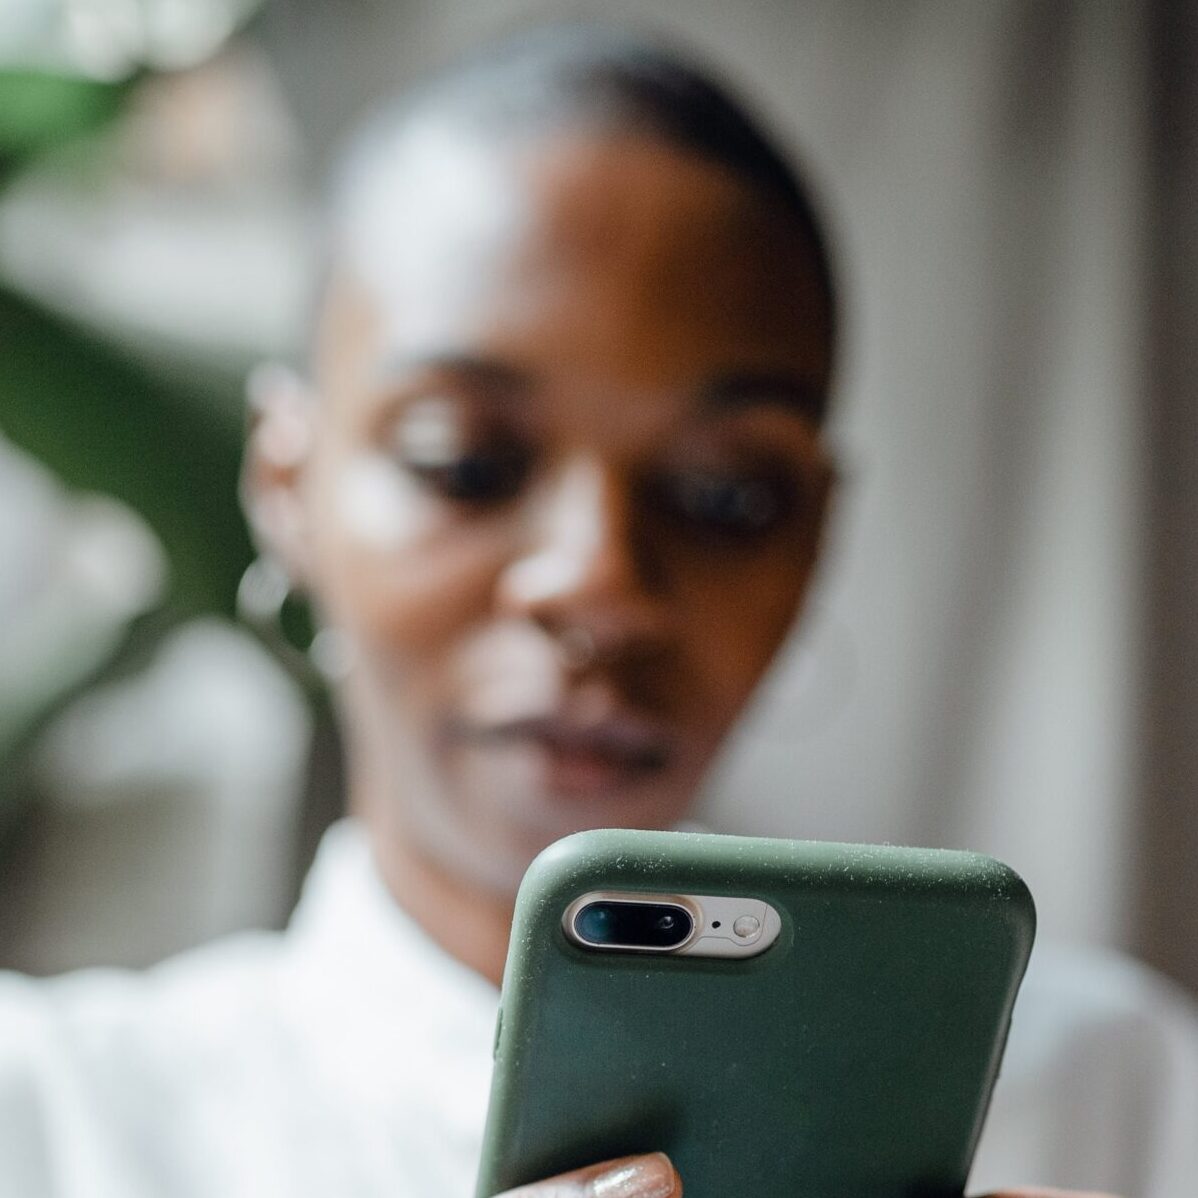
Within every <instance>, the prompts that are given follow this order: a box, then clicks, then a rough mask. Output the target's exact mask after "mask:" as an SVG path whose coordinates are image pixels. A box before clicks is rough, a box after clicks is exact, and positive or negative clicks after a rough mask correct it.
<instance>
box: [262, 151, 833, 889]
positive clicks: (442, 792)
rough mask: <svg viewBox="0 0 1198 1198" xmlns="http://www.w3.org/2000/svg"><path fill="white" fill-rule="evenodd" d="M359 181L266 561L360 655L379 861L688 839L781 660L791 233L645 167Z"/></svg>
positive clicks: (464, 162)
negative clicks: (391, 854) (275, 553)
mask: <svg viewBox="0 0 1198 1198" xmlns="http://www.w3.org/2000/svg"><path fill="white" fill-rule="evenodd" d="M417 140H419V139H417ZM378 175H379V177H378V178H377V179H376V180H375V182H374V184H373V185H372V187H371V188H370V189H368V193H367V194H366V195H365V196H364V197H363V200H362V203H361V204H360V205H359V211H358V213H357V217H356V220H355V224H354V232H353V235H352V237H351V238H350V243H349V244H348V245H347V246H346V247H345V251H344V254H343V258H342V261H341V264H340V270H339V271H338V272H337V274H336V277H335V279H334V281H333V283H332V285H331V287H330V291H329V295H328V297H327V302H326V304H325V308H324V313H323V317H322V320H321V324H320V331H319V336H318V345H317V349H316V357H315V362H316V366H315V378H314V391H315V392H316V394H315V396H314V397H313V399H312V406H311V411H310V412H309V413H307V414H306V415H304V416H303V417H302V418H303V419H305V420H310V421H311V422H312V433H313V435H312V436H311V438H310V449H309V450H308V452H307V456H306V457H305V458H304V460H303V462H302V464H301V466H300V467H299V469H297V471H296V472H295V476H294V478H292V477H290V476H288V477H287V478H285V479H284V478H283V477H282V476H281V475H276V476H275V477H274V484H273V490H274V491H276V492H278V494H275V495H274V499H275V500H276V501H277V500H279V499H280V496H282V506H283V507H284V508H287V507H288V506H290V508H291V517H290V524H289V526H288V531H286V532H285V533H284V534H283V536H282V538H281V539H282V540H283V541H284V545H283V551H284V554H285V556H286V557H288V558H289V560H290V561H291V564H292V566H293V568H295V569H296V570H297V572H298V573H299V574H300V576H301V580H302V582H303V584H304V585H305V586H306V587H307V588H308V589H309V590H310V591H311V592H312V594H313V595H314V597H315V599H316V601H317V604H318V606H319V608H320V610H321V612H322V614H323V616H324V618H325V619H326V620H327V621H328V622H329V623H330V624H331V625H333V626H335V627H336V628H338V629H340V630H342V631H343V632H344V633H345V634H347V636H348V639H349V640H350V642H351V644H352V645H353V648H354V652H353V655H352V666H351V668H350V671H349V677H348V678H347V680H346V683H345V686H344V691H343V694H342V705H343V709H344V712H345V715H346V718H347V724H348V741H349V753H350V762H351V770H352V771H353V773H354V790H355V793H356V795H357V801H358V802H359V805H360V806H363V807H364V808H365V810H364V811H363V814H365V815H366V817H367V818H368V819H369V820H370V821H372V823H373V824H374V831H375V834H376V836H379V835H381V836H382V837H384V838H387V837H400V838H402V839H403V842H404V843H405V844H406V845H407V847H408V848H409V850H414V851H417V852H419V853H421V854H422V855H423V856H424V857H425V858H426V859H427V860H429V861H432V862H434V863H436V864H437V865H439V866H441V867H443V868H444V869H446V870H448V871H450V872H452V873H454V874H457V875H460V876H466V877H469V878H470V879H471V880H472V881H473V882H475V883H477V884H481V885H485V886H487V887H491V888H494V889H497V890H505V891H506V890H508V889H511V888H514V886H515V884H516V883H517V882H518V880H519V877H520V875H521V874H522V872H523V870H524V868H525V867H526V865H527V864H528V862H529V860H530V859H531V858H532V856H534V855H535V854H536V853H537V852H538V851H539V850H540V849H541V848H543V847H544V846H545V845H546V844H548V843H550V842H551V841H552V840H554V839H556V838H557V837H559V836H561V835H564V834H566V833H568V832H571V831H575V830H578V829H582V828H587V827H595V826H617V825H626V826H640V827H661V826H668V825H670V824H672V823H674V822H676V821H677V820H678V819H679V818H680V817H682V816H683V814H684V813H685V811H686V809H687V807H688V805H689V804H690V802H691V800H692V798H693V796H694V794H695V792H696V788H697V786H698V783H699V781H700V779H701V777H702V775H703V773H704V771H705V769H706V768H707V766H708V765H709V763H710V761H711V759H712V757H713V755H714V753H715V752H716V749H717V747H718V746H719V745H720V742H721V741H722V739H723V738H724V736H725V734H726V733H727V732H728V730H729V727H730V726H731V725H732V723H733V721H734V720H735V719H736V717H737V715H738V713H739V712H740V711H741V709H742V708H743V707H744V705H745V702H746V700H747V699H748V698H749V696H750V694H751V692H752V691H753V689H754V687H755V685H756V684H757V682H758V681H759V679H760V678H761V676H762V673H763V672H764V670H765V669H766V667H767V665H768V663H769V661H770V659H771V657H772V656H773V655H774V653H775V651H776V650H777V648H778V646H779V644H780V643H781V642H782V640H783V639H784V637H785V635H786V633H787V630H788V628H789V627H790V625H791V623H792V621H793V619H794V617H795V614H796V612H797V611H798V609H799V607H800V604H801V601H802V598H803V595H804V592H805V591H806V588H807V585H808V582H809V579H810V576H811V571H812V566H813V563H814V559H815V554H816V549H817V544H818V536H819V531H820V528H821V525H822V522H823V516H824V511H825V506H826V499H827V493H828V481H829V473H830V471H829V468H828V465H827V462H826V459H825V456H824V451H823V448H822V445H821V440H820V436H819V433H818V429H817V428H816V426H815V424H814V423H813V422H812V420H811V419H810V417H809V416H808V414H807V413H808V405H809V404H810V402H811V399H812V397H813V396H816V395H818V394H819V393H820V392H822V391H823V390H824V389H825V388H826V386H827V382H828V377H827V376H828V370H829V344H828V341H829V338H828V335H827V331H826V330H827V314H826V310H825V305H824V303H823V300H822V297H821V295H820V292H819V288H818V285H817V282H816V276H815V272H814V270H813V266H812V255H811V251H810V247H809V246H808V245H807V244H806V243H805V242H804V240H803V239H802V237H801V236H800V235H799V234H798V233H797V232H796V231H795V228H794V226H793V223H792V222H790V221H788V220H787V218H785V217H784V216H781V215H779V214H778V213H777V212H775V211H774V210H773V209H772V207H771V206H769V205H767V204H765V203H763V202H762V200H761V199H760V198H759V197H758V196H757V195H755V194H754V193H753V192H752V191H751V190H750V189H749V188H747V187H746V185H745V184H744V183H742V182H740V181H738V180H736V179H735V178H733V177H731V176H730V175H728V174H727V173H725V172H724V171H722V170H721V169H720V168H718V167H716V166H712V165H709V164H707V163H705V162H703V161H701V160H699V159H697V158H694V157H690V156H687V155H685V154H683V153H681V152H678V151H675V150H672V149H668V148H665V147H663V146H661V145H658V144H655V143H652V142H649V141H641V140H634V139H628V138H599V137H591V138H588V137H581V136H562V137H545V138H542V139H540V140H536V141H532V142H523V143H519V144H512V143H498V142H495V141H491V142H490V143H489V144H488V143H484V142H481V141H477V140H470V139H468V138H465V137H461V136H459V137H457V138H453V137H448V136H444V137H441V138H440V139H437V138H434V139H432V142H431V143H429V144H418V145H415V146H413V147H409V148H408V149H407V150H406V151H405V153H404V154H402V155H399V156H398V159H397V161H396V163H395V165H394V167H393V168H388V169H387V170H380V171H379V172H378ZM289 418H291V419H294V418H296V417H295V412H294V411H293V412H292V413H291V416H290V417H289ZM278 419H279V417H278V414H277V413H276V415H275V416H272V415H271V405H270V404H269V403H268V404H267V416H266V418H265V419H264V421H263V425H264V428H263V429H262V430H261V431H262V432H264V433H265V432H267V431H269V425H270V423H271V421H272V420H275V421H276V422H277V420H278ZM259 473H260V474H263V473H265V474H267V475H269V471H267V472H259ZM256 489H257V491H258V492H259V495H258V499H259V500H261V501H262V503H261V504H260V505H259V506H260V508H261V510H262V511H268V510H271V502H270V501H271V494H270V492H271V491H272V486H270V485H267V484H263V483H259V484H258V485H257V487H256ZM274 506H275V507H276V508H277V507H279V503H278V502H276V503H275V504H274Z"/></svg>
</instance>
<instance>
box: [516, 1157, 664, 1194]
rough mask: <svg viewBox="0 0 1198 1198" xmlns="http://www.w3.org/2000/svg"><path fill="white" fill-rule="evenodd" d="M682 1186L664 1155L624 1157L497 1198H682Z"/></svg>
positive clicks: (534, 1184)
mask: <svg viewBox="0 0 1198 1198" xmlns="http://www.w3.org/2000/svg"><path fill="white" fill-rule="evenodd" d="M681 1196H682V1182H681V1181H680V1180H679V1177H678V1174H677V1172H676V1171H675V1169H674V1166H673V1165H672V1164H670V1158H669V1157H668V1156H666V1155H665V1154H664V1153H661V1152H654V1153H651V1154H650V1155H648V1156H625V1157H621V1158H620V1159H619V1160H615V1161H604V1162H603V1163H602V1164H601V1165H591V1166H590V1167H589V1168H586V1169H577V1170H575V1171H574V1172H573V1173H563V1174H561V1175H560V1176H559V1177H550V1178H549V1179H548V1180H547V1181H538V1182H534V1183H533V1184H532V1185H529V1186H520V1187H519V1188H518V1189H515V1190H508V1191H507V1192H506V1193H503V1194H498V1195H496V1198H681Z"/></svg>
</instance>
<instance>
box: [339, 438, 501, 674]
mask: <svg viewBox="0 0 1198 1198" xmlns="http://www.w3.org/2000/svg"><path fill="white" fill-rule="evenodd" d="M329 482H330V487H329V493H330V503H329V508H328V513H329V518H330V522H331V525H332V527H331V528H330V530H329V531H330V535H329V537H328V538H327V540H328V547H329V550H330V553H329V556H328V563H329V567H330V570H329V573H330V575H331V576H330V577H328V578H327V587H326V593H331V594H335V595H336V596H337V604H336V606H337V611H336V612H335V613H333V614H334V616H335V618H337V619H339V620H340V621H341V622H343V623H346V624H349V625H351V626H353V628H354V629H355V631H356V634H357V636H358V638H359V639H360V640H363V641H365V642H368V643H370V644H371V645H372V647H373V648H375V649H385V648H386V647H387V646H388V645H392V646H394V647H395V648H396V649H400V650H405V649H416V650H419V649H432V648H435V647H436V646H437V645H439V644H442V643H444V642H445V641H446V640H450V639H452V638H453V637H454V635H455V634H457V633H458V632H459V631H462V630H464V629H465V628H467V627H469V626H471V625H473V624H474V623H476V622H477V621H479V620H480V619H483V618H485V616H486V613H487V610H488V607H489V606H490V602H491V596H492V595H493V591H494V579H495V577H496V574H497V573H498V571H499V569H500V568H501V561H502V549H501V545H502V541H503V538H502V536H501V535H497V532H498V530H497V528H496V522H494V521H485V520H478V521H476V520H471V519H470V518H468V517H467V518H463V516H462V515H461V513H459V512H456V511H455V510H454V509H453V508H452V507H451V506H450V505H448V504H447V503H445V502H444V501H443V500H441V499H439V498H438V497H437V496H435V495H432V494H430V493H429V492H428V491H427V490H425V488H423V487H422V486H421V485H420V484H419V483H418V482H417V481H416V480H415V479H413V478H411V477H409V476H407V475H405V473H404V472H403V470H402V468H400V467H399V466H397V465H396V463H395V462H394V461H393V460H392V459H391V458H389V457H387V456H386V455H385V454H381V453H360V454H356V455H355V456H354V457H352V458H351V459H349V460H348V461H346V462H344V463H343V464H342V465H341V466H340V468H339V469H338V470H337V471H336V472H335V473H334V474H333V475H332V477H331V478H330V480H329Z"/></svg>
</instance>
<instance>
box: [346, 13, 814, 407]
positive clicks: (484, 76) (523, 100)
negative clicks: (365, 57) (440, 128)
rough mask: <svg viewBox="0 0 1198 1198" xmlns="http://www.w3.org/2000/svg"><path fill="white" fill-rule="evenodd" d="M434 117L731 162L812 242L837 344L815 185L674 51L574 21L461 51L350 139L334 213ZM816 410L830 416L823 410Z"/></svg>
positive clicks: (705, 74) (744, 109) (714, 82)
mask: <svg viewBox="0 0 1198 1198" xmlns="http://www.w3.org/2000/svg"><path fill="white" fill-rule="evenodd" d="M428 117H435V118H437V119H439V120H441V121H444V122H445V123H447V124H449V125H450V126H455V125H456V126H460V127H463V128H465V129H469V130H478V131H480V132H484V133H485V132H497V133H499V132H510V131H518V132H520V133H525V132H529V133H534V134H535V133H537V132H540V131H545V132H550V131H552V130H555V129H562V128H565V129H579V130H582V131H584V132H585V131H587V130H588V129H593V130H594V131H595V132H597V133H607V132H613V131H618V132H621V133H631V134H633V135H643V136H645V137H646V138H650V139H655V140H658V141H661V142H662V143H664V144H666V145H669V146H673V147H676V148H678V149H681V150H684V151H685V152H687V153H691V154H695V155H697V156H698V157H700V158H703V159H706V160H707V161H709V162H712V163H715V164H717V165H719V166H720V167H722V168H724V169H725V170H728V171H730V172H731V173H732V174H734V175H735V176H737V177H738V178H740V179H742V180H744V181H745V182H746V183H748V184H749V185H750V186H751V187H753V188H755V189H757V190H758V191H760V192H761V193H762V194H763V195H764V196H768V197H770V198H772V199H773V200H774V201H775V202H776V203H778V204H779V205H780V206H781V208H782V209H783V210H784V211H785V212H787V213H788V214H789V215H790V216H791V217H792V218H793V219H794V221H795V222H796V224H797V226H798V230H799V233H800V235H801V236H802V237H803V238H804V240H805V241H806V242H807V243H808V245H809V246H810V249H811V251H812V257H813V263H814V268H815V271H816V274H817V278H818V283H819V287H820V291H821V293H822V297H823V300H824V303H825V306H826V317H827V328H828V337H829V340H830V341H831V342H832V343H833V345H834V343H835V335H836V325H837V289H836V284H835V280H834V275H833V269H832V263H831V256H830V253H829V249H828V243H827V239H826V237H825V234H824V230H823V226H822V222H821V221H820V219H819V217H818V216H817V213H816V208H815V205H814V203H813V201H812V199H811V195H810V192H809V189H808V187H807V185H806V183H805V182H804V180H803V179H802V177H801V175H800V173H799V171H798V170H797V169H796V167H795V166H794V165H793V164H792V163H791V162H790V161H789V160H788V158H787V156H786V155H785V154H783V153H782V152H781V151H780V150H779V149H778V147H777V145H776V143H775V141H774V139H773V137H772V136H771V135H770V134H769V133H768V132H767V131H766V129H765V128H764V126H763V125H762V123H761V122H760V121H759V120H758V119H757V118H756V117H755V116H754V115H753V114H752V113H751V110H750V108H749V107H748V106H747V105H746V104H745V103H744V102H743V101H742V100H741V99H740V98H738V97H737V96H735V95H734V94H733V93H732V92H731V91H730V90H729V89H728V88H727V87H726V86H725V85H724V84H723V83H722V82H720V81H719V80H718V79H717V78H716V76H715V75H714V74H713V72H711V71H710V70H709V69H707V68H706V67H704V66H701V65H699V64H698V63H697V62H695V61H693V60H692V59H690V58H688V57H687V56H686V55H684V54H682V53H680V52H679V51H678V50H676V49H675V48H673V47H668V46H665V45H663V44H662V43H661V42H659V41H657V40H655V39H653V38H649V37H646V36H645V35H643V34H639V33H633V32H629V31H626V30H620V29H612V28H608V27H605V26H596V25H592V24H579V23H573V22H572V23H568V24H549V25H542V26H539V27H536V28H533V29H529V30H525V31H523V32H521V33H519V34H515V35H511V36H509V37H507V38H504V39H503V40H501V41H499V42H495V43H492V44H491V45H489V46H487V47H485V48H483V49H481V50H478V51H476V52H474V53H473V54H471V55H468V56H466V57H463V58H460V59H457V60H456V61H454V62H452V63H451V64H449V65H448V66H445V67H442V68H441V69H440V70H439V71H437V72H436V73H434V74H433V75H431V76H430V77H428V78H427V79H426V80H425V81H424V82H423V83H421V84H419V85H417V86H416V87H415V88H413V89H411V90H409V91H407V92H405V93H403V94H402V95H400V96H399V97H398V98H397V99H395V100H392V101H391V102H390V103H388V104H387V105H385V106H384V107H383V108H381V109H380V110H379V111H378V112H377V113H376V114H375V115H374V117H373V118H372V119H371V120H369V121H367V123H366V124H365V125H364V126H363V128H362V129H361V130H360V131H359V133H358V135H357V136H356V137H355V138H354V139H353V140H352V141H351V143H350V146H349V149H348V153H347V154H346V156H345V159H344V162H343V165H342V167H341V169H340V170H339V171H338V172H336V174H335V176H334V180H333V185H334V200H333V203H334V210H335V212H336V209H337V208H338V207H340V204H339V202H338V197H340V200H341V203H344V200H345V199H346V198H347V196H351V195H352V194H353V193H354V192H356V190H357V183H358V181H359V180H360V178H361V176H362V174H364V173H368V172H369V170H370V167H371V165H372V164H376V163H377V162H378V161H379V159H380V157H383V156H385V155H386V153H387V151H388V149H389V148H391V147H392V146H393V145H394V143H395V142H396V141H397V140H398V138H399V137H400V135H401V134H402V133H403V132H405V131H406V130H407V129H408V127H409V126H410V125H411V124H412V123H413V122H414V121H416V120H418V119H423V118H428ZM334 221H336V215H334ZM333 236H334V240H336V236H337V233H336V230H335V229H334V231H333ZM821 403H826V401H821ZM816 415H817V417H818V418H819V419H822V418H823V416H824V411H823V408H822V407H821V410H820V411H818V412H817V413H816Z"/></svg>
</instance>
